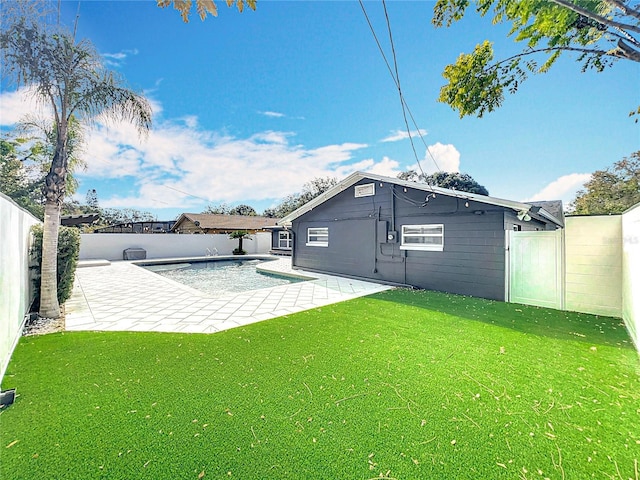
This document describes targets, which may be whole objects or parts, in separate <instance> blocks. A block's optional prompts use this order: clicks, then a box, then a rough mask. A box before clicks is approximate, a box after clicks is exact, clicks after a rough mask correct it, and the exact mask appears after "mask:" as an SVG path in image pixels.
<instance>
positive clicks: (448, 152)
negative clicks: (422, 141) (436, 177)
mask: <svg viewBox="0 0 640 480" xmlns="http://www.w3.org/2000/svg"><path fill="white" fill-rule="evenodd" d="M420 165H421V166H422V170H423V171H424V173H425V174H427V175H430V174H432V173H435V172H437V171H438V170H443V171H445V172H459V171H460V152H459V151H458V150H457V149H456V147H454V146H453V145H451V144H447V145H443V144H442V143H440V142H437V143H435V144H433V145H429V147H428V149H427V151H426V152H425V157H424V159H423V160H421V161H420Z"/></svg>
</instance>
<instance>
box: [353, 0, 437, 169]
mask: <svg viewBox="0 0 640 480" xmlns="http://www.w3.org/2000/svg"><path fill="white" fill-rule="evenodd" d="M359 3H360V8H361V9H362V13H363V14H364V17H365V19H366V20H367V24H368V25H369V29H370V30H371V33H372V35H373V38H374V40H375V42H376V44H377V45H378V50H379V51H380V54H381V55H382V58H383V60H384V62H385V64H386V65H387V70H388V71H389V74H390V75H391V78H392V79H393V82H394V83H395V85H396V87H397V88H398V93H399V95H400V103H401V106H402V113H403V116H404V121H405V125H406V127H407V134H408V135H409V140H410V141H411V147H412V149H413V153H414V155H415V157H416V162H417V164H418V168H419V169H420V172H422V174H423V175H424V171H423V170H422V165H420V161H419V159H418V154H417V152H416V149H415V146H414V144H413V138H412V137H411V130H410V129H409V125H408V121H407V116H406V112H408V113H409V117H410V118H411V121H412V122H413V124H414V126H415V127H416V131H417V133H418V136H419V137H420V140H422V143H423V145H424V146H425V148H426V150H427V153H428V154H429V157H431V160H432V161H433V163H434V165H435V166H436V168H437V169H438V171H442V169H441V168H440V166H439V165H438V162H437V161H436V159H435V158H434V156H433V154H432V153H431V149H430V148H429V146H428V145H427V142H426V141H425V139H424V137H423V135H422V132H421V131H420V128H419V127H418V123H417V122H416V119H415V117H414V116H413V113H412V112H411V109H410V108H409V105H408V104H407V102H406V100H405V98H404V95H403V94H402V88H401V86H400V77H399V75H398V64H397V59H396V55H395V47H394V43H393V36H392V34H391V23H390V20H389V16H388V13H387V7H386V4H385V1H384V0H382V5H383V7H384V12H385V17H386V21H387V28H388V30H389V40H390V42H391V50H392V52H393V60H394V65H395V71H396V73H395V74H394V73H393V70H392V68H391V65H390V64H389V60H387V56H386V54H385V52H384V49H383V48H382V45H381V44H380V41H379V40H378V36H377V34H376V32H375V29H374V28H373V24H372V23H371V20H370V19H369V15H368V14H367V11H366V9H365V8H364V3H363V2H362V0H359ZM405 109H406V111H405Z"/></svg>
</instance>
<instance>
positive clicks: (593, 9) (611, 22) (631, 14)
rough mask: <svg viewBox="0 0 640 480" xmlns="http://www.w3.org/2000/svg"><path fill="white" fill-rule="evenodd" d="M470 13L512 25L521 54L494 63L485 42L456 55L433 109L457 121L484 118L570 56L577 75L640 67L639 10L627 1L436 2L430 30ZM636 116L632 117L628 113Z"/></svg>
mask: <svg viewBox="0 0 640 480" xmlns="http://www.w3.org/2000/svg"><path fill="white" fill-rule="evenodd" d="M472 4H473V5H474V7H475V10H476V12H477V13H478V14H480V15H481V16H483V17H484V16H489V17H491V20H492V23H493V24H497V23H503V22H510V23H511V30H510V32H509V34H510V35H512V36H514V39H515V41H516V42H524V43H525V45H526V47H525V48H524V50H523V51H522V52H521V53H519V54H517V55H514V56H512V57H509V58H506V59H503V60H499V61H494V52H493V46H492V44H491V43H490V42H488V41H484V42H483V43H481V44H479V45H477V46H476V48H475V50H474V51H473V53H468V54H466V53H465V54H462V55H460V56H459V57H458V59H457V60H456V63H454V64H452V65H448V66H447V67H446V68H445V70H444V73H443V76H444V77H445V78H446V79H447V81H448V84H447V85H445V86H443V87H442V89H441V90H440V96H439V98H438V100H439V101H441V102H443V103H446V104H448V105H450V106H451V107H452V108H453V109H454V110H457V111H458V112H459V113H460V117H464V116H466V115H477V116H478V117H482V116H483V115H484V114H485V113H487V112H491V111H493V110H495V109H496V108H498V107H500V106H501V105H502V103H503V101H504V93H505V91H507V92H509V93H515V92H516V91H517V90H518V88H519V87H520V84H521V83H522V82H523V81H524V80H526V79H527V77H528V75H529V74H539V73H545V72H547V71H548V70H549V69H550V68H551V66H552V65H553V64H554V63H555V62H556V60H557V59H558V58H559V57H560V55H561V54H562V53H563V52H576V53H577V55H578V59H577V61H578V62H579V63H581V65H582V71H583V72H584V71H586V70H589V69H593V70H595V71H597V72H601V71H603V70H604V69H605V68H607V67H609V66H611V65H612V64H613V63H614V62H615V61H617V60H620V59H624V60H631V61H634V62H640V35H639V34H640V7H639V4H637V3H632V2H630V1H627V0H517V1H515V0H483V1H478V2H473V3H472V2H471V1H470V0H438V2H437V3H436V6H435V7H434V16H433V20H432V23H433V24H434V25H435V26H436V27H442V26H446V27H449V26H450V25H451V24H452V23H453V22H455V21H458V20H460V19H461V18H462V17H464V15H465V13H466V11H467V8H468V7H469V6H470V5H472ZM632 113H635V112H632Z"/></svg>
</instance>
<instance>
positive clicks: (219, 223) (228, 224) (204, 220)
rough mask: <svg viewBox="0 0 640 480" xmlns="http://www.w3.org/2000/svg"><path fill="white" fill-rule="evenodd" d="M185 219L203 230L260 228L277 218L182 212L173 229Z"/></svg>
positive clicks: (272, 222) (273, 222)
mask: <svg viewBox="0 0 640 480" xmlns="http://www.w3.org/2000/svg"><path fill="white" fill-rule="evenodd" d="M185 220H190V221H191V222H193V223H196V222H198V224H199V226H200V228H202V229H203V230H212V229H217V230H262V229H263V228H265V227H267V226H269V225H273V224H275V223H276V222H277V221H278V220H279V219H277V218H269V217H261V216H258V215H253V216H250V215H218V214H212V213H183V214H181V215H180V217H178V220H177V221H176V223H175V225H174V226H173V230H176V229H177V228H178V227H179V226H180V224H182V223H183V222H184V221H185Z"/></svg>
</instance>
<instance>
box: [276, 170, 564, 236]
mask: <svg viewBox="0 0 640 480" xmlns="http://www.w3.org/2000/svg"><path fill="white" fill-rule="evenodd" d="M364 179H369V180H373V181H376V182H382V183H390V184H393V185H399V186H401V187H407V188H413V189H415V190H422V191H425V192H431V193H437V194H440V195H448V196H450V197H457V198H463V199H465V200H472V201H474V202H479V203H486V204H488V205H496V206H499V207H504V208H509V209H511V210H514V211H515V212H517V213H518V214H520V215H522V216H523V217H524V216H525V215H527V214H528V215H531V214H534V215H535V216H536V217H543V219H544V221H551V222H552V223H554V224H556V225H558V226H563V222H562V221H561V220H559V219H558V218H556V217H555V216H554V215H553V214H551V213H550V212H548V211H546V209H544V208H541V207H534V206H533V205H530V204H527V203H522V202H514V201H512V200H504V199H502V198H495V197H489V196H486V195H478V194H476V193H468V192H461V191H459V190H451V189H448V188H442V187H434V186H432V185H427V184H426V183H418V182H410V181H406V180H400V179H399V178H393V177H383V176H382V175H376V174H373V173H363V172H355V173H352V174H351V175H349V176H348V177H347V178H345V179H344V180H342V181H341V182H338V184H337V185H335V186H334V187H332V188H330V189H329V190H327V191H326V192H324V193H322V194H320V195H318V196H317V197H316V198H314V199H313V200H311V201H309V202H307V203H305V204H304V205H303V206H302V207H300V208H298V209H297V210H295V211H293V212H291V213H290V214H289V215H287V216H286V217H284V218H282V219H280V221H278V224H279V225H285V226H290V225H291V222H292V221H293V220H295V219H296V218H298V217H300V216H302V215H304V214H305V213H307V212H309V211H311V210H313V209H314V208H315V207H317V206H318V205H320V204H322V203H324V202H326V201H327V200H329V199H330V198H332V197H334V196H336V195H338V194H339V193H341V192H343V191H344V190H346V189H347V188H349V187H351V186H353V185H355V184H356V183H358V182H359V181H360V180H364Z"/></svg>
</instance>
